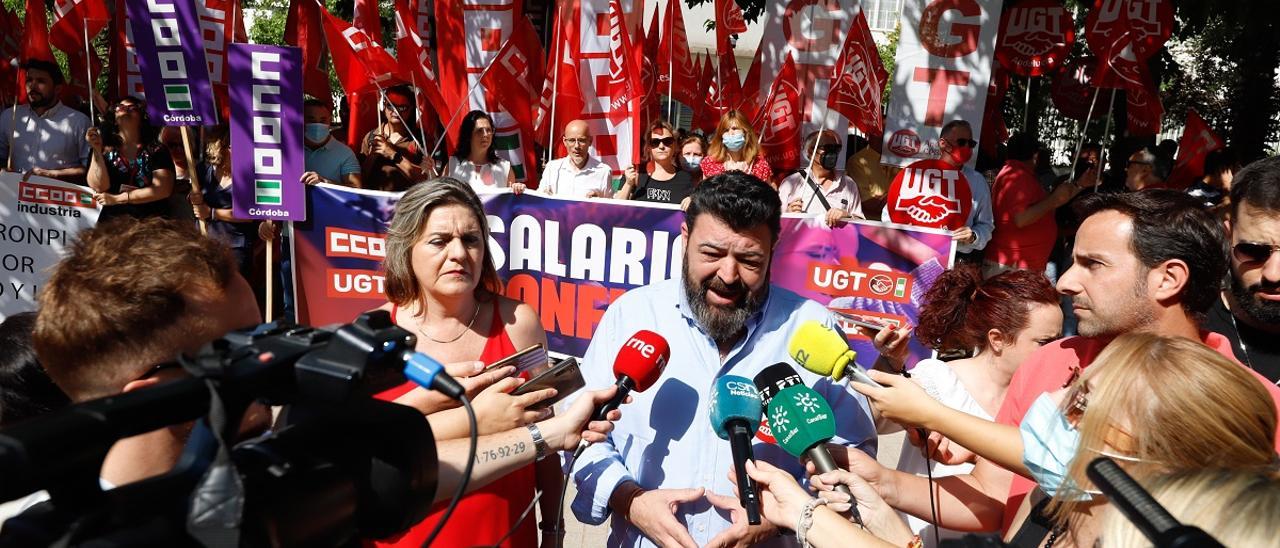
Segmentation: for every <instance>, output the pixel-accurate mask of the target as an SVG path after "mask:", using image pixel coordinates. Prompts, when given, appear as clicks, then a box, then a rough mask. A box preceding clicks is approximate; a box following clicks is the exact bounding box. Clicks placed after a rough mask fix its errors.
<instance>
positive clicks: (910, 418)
mask: <svg viewBox="0 0 1280 548" xmlns="http://www.w3.org/2000/svg"><path fill="white" fill-rule="evenodd" d="M867 374H868V375H869V376H870V377H871V379H872V380H874V381H876V382H878V383H880V384H881V385H883V387H878V386H871V385H867V384H863V383H860V382H855V383H849V386H850V387H851V388H853V389H854V390H857V391H858V392H859V393H860V394H862V395H864V396H866V397H867V399H868V400H870V401H871V404H872V405H875V406H876V408H877V409H879V410H880V415H881V416H882V417H884V418H886V419H889V420H891V421H894V422H896V423H898V424H901V425H903V426H907V427H911V426H923V427H925V428H928V429H932V425H931V424H930V421H932V420H933V419H934V418H935V417H937V416H938V415H939V413H940V412H941V411H944V410H945V409H946V408H945V407H943V405H942V404H941V403H938V401H937V400H935V399H933V398H931V397H929V394H927V393H926V392H925V391H924V389H923V388H921V387H920V385H918V384H916V383H914V382H912V381H911V379H908V378H905V377H902V376H899V375H891V374H888V373H884V372H881V371H875V370H871V371H867Z"/></svg>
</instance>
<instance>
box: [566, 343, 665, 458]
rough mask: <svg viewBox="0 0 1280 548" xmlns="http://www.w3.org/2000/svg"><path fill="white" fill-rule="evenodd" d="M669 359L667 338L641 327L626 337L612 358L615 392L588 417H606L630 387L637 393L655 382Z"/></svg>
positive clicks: (584, 444)
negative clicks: (625, 340)
mask: <svg viewBox="0 0 1280 548" xmlns="http://www.w3.org/2000/svg"><path fill="white" fill-rule="evenodd" d="M670 359H671V346H670V345H668V344H667V340H666V339H664V338H662V335H659V334H657V333H654V332H652V331H649V330H647V329H641V330H640V331H637V332H636V334H635V335H632V336H631V338H629V339H627V342H625V343H623V345H622V348H621V349H619V350H618V357H617V358H614V360H613V376H614V377H617V379H618V382H617V383H616V385H617V387H618V392H617V393H616V394H614V395H613V397H612V398H609V401H606V402H604V403H602V404H600V406H599V407H597V408H596V411H595V413H593V414H592V415H591V420H593V421H602V420H606V417H608V416H609V412H610V411H613V410H614V409H617V408H618V406H619V405H622V402H623V400H626V399H627V395H628V394H630V393H631V391H632V390H635V391H636V392H644V391H645V390H648V389H649V387H650V386H653V384H654V383H656V382H658V377H661V376H662V370H663V369H665V368H666V367H667V361H668V360H670ZM588 445H590V444H589V443H587V440H582V443H580V444H578V450H577V451H574V453H573V457H574V458H575V459H577V458H578V456H579V455H581V454H582V452H583V451H585V450H586V449H587V446H588Z"/></svg>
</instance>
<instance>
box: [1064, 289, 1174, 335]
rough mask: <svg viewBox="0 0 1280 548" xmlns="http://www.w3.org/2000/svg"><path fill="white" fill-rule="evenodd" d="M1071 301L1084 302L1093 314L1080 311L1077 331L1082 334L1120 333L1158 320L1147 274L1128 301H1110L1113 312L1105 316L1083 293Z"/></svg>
mask: <svg viewBox="0 0 1280 548" xmlns="http://www.w3.org/2000/svg"><path fill="white" fill-rule="evenodd" d="M1071 301H1072V303H1073V304H1079V305H1083V306H1084V307H1086V308H1088V309H1089V311H1090V312H1091V314H1090V316H1091V317H1090V318H1088V319H1087V320H1086V319H1083V318H1080V316H1079V315H1076V318H1077V320H1079V323H1078V324H1077V326H1076V332H1078V333H1079V334H1080V336H1082V337H1109V336H1115V335H1120V334H1122V333H1126V332H1129V331H1134V330H1140V329H1143V328H1146V327H1148V326H1150V325H1151V324H1152V322H1154V321H1155V312H1154V310H1152V308H1153V305H1152V304H1151V302H1150V301H1149V300H1148V297H1147V280H1146V278H1145V277H1143V278H1142V279H1141V280H1140V281H1139V282H1137V283H1135V284H1134V286H1133V292H1132V293H1131V294H1130V295H1129V300H1128V301H1127V302H1110V303H1107V305H1106V310H1107V311H1108V312H1110V314H1107V315H1105V316H1103V315H1101V314H1099V313H1098V310H1097V309H1096V308H1094V307H1093V305H1094V303H1093V302H1092V301H1090V300H1089V299H1087V298H1085V297H1084V296H1083V295H1076V296H1074V297H1072V299H1071Z"/></svg>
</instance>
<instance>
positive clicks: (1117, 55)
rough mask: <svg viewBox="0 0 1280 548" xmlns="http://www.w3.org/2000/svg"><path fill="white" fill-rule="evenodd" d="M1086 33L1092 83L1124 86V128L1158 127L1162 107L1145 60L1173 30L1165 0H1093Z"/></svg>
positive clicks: (1144, 130)
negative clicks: (1093, 58) (1092, 57)
mask: <svg viewBox="0 0 1280 548" xmlns="http://www.w3.org/2000/svg"><path fill="white" fill-rule="evenodd" d="M1084 32H1085V38H1086V39H1087V40H1088V41H1089V49H1091V50H1092V51H1093V52H1094V53H1095V54H1097V56H1098V65H1097V72H1096V73H1095V75H1094V78H1093V83H1094V85H1096V86H1098V87H1100V88H1119V89H1124V90H1125V101H1126V103H1127V104H1128V114H1129V115H1128V120H1127V122H1128V126H1127V127H1128V129H1129V132H1130V133H1131V134H1133V135H1154V134H1156V133H1159V132H1160V118H1161V116H1162V115H1163V114H1164V106H1163V105H1161V104H1160V94H1159V92H1158V90H1157V89H1156V87H1155V82H1154V81H1152V78H1151V72H1150V70H1149V69H1148V68H1147V59H1149V58H1150V57H1151V56H1152V55H1155V54H1156V53H1158V52H1159V51H1160V49H1161V48H1163V47H1164V43H1165V42H1166V41H1168V39H1169V36H1171V35H1172V34H1173V6H1172V3H1171V2H1169V1H1168V0H1097V1H1096V2H1095V3H1094V6H1093V10H1091V11H1090V12H1089V15H1088V16H1087V17H1086V18H1085V31H1084Z"/></svg>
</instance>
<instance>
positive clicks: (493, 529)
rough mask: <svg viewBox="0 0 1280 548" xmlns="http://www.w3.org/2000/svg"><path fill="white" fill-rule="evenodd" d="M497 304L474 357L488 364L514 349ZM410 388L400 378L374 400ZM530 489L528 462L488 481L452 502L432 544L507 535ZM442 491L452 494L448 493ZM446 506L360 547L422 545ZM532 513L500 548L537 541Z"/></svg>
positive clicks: (487, 542)
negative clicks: (454, 507)
mask: <svg viewBox="0 0 1280 548" xmlns="http://www.w3.org/2000/svg"><path fill="white" fill-rule="evenodd" d="M498 306H499V304H498V303H497V302H495V303H494V307H493V322H492V323H491V324H490V325H489V334H488V342H487V343H485V345H484V350H483V351H482V352H481V353H480V358H479V360H480V361H482V362H485V363H493V362H495V361H498V360H500V359H502V358H505V357H507V356H510V355H511V354H514V353H515V351H516V348H515V346H514V345H512V344H511V338H510V337H508V336H507V330H506V327H505V326H504V325H503V324H502V315H501V314H500V313H499V310H498ZM395 318H396V306H395V305H392V307H391V320H392V321H393V322H394V321H395ZM415 387H417V385H416V384H414V383H413V382H412V381H410V382H406V383H404V384H403V385H400V386H397V387H395V388H392V389H389V390H386V391H384V392H382V393H380V394H378V395H377V396H376V397H377V398H378V399H380V400H386V401H390V400H394V399H396V398H398V397H400V396H402V395H404V394H405V393H407V392H409V391H410V390H413V389H414V388H415ZM534 489H536V476H535V474H534V469H533V465H532V464H530V465H528V466H525V467H523V468H520V469H518V470H516V471H515V472H512V473H510V474H507V475H506V476H503V477H502V478H499V479H498V480H496V481H494V482H492V483H490V484H489V485H486V486H484V487H481V488H479V489H476V490H474V491H471V492H470V493H468V494H466V495H464V496H463V497H462V500H460V501H458V509H457V510H456V511H454V513H453V517H450V518H449V522H448V523H447V524H445V526H444V529H442V530H441V531H440V536H439V537H436V541H435V543H434V546H441V547H445V548H454V547H459V548H466V547H470V546H477V545H482V546H493V544H494V543H495V542H498V539H500V538H502V536H503V535H505V534H507V531H509V530H510V529H511V526H512V525H515V523H516V520H519V519H520V514H521V513H523V512H524V509H525V508H528V507H529V504H530V503H531V502H533V493H534ZM445 495H446V496H449V497H452V496H453V494H452V493H446V494H445ZM448 506H449V501H448V500H445V501H442V502H440V503H439V504H437V505H435V506H434V507H433V508H432V511H431V514H430V515H428V516H427V518H426V519H424V520H422V521H421V522H419V523H418V524H417V525H414V526H413V527H411V528H409V530H408V531H405V532H404V533H401V534H400V535H399V536H395V537H391V538H387V539H383V540H380V541H375V542H367V543H365V545H366V546H371V547H379V548H380V547H384V546H395V547H401V546H403V547H412V548H418V547H419V546H422V542H423V541H425V540H427V535H428V534H430V533H431V530H432V529H434V528H435V526H436V523H437V522H438V520H439V519H440V518H441V517H442V515H443V514H444V510H445V508H447V507H448ZM535 513H536V510H535V511H530V512H529V515H528V516H527V517H525V519H524V522H522V523H521V524H520V528H519V529H518V530H516V532H514V533H512V534H511V536H510V537H509V538H507V540H506V541H505V542H503V543H502V546H503V547H504V548H513V547H525V546H537V545H538V530H537V525H536V524H535V523H534V522H535V521H537V518H536V516H535Z"/></svg>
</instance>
